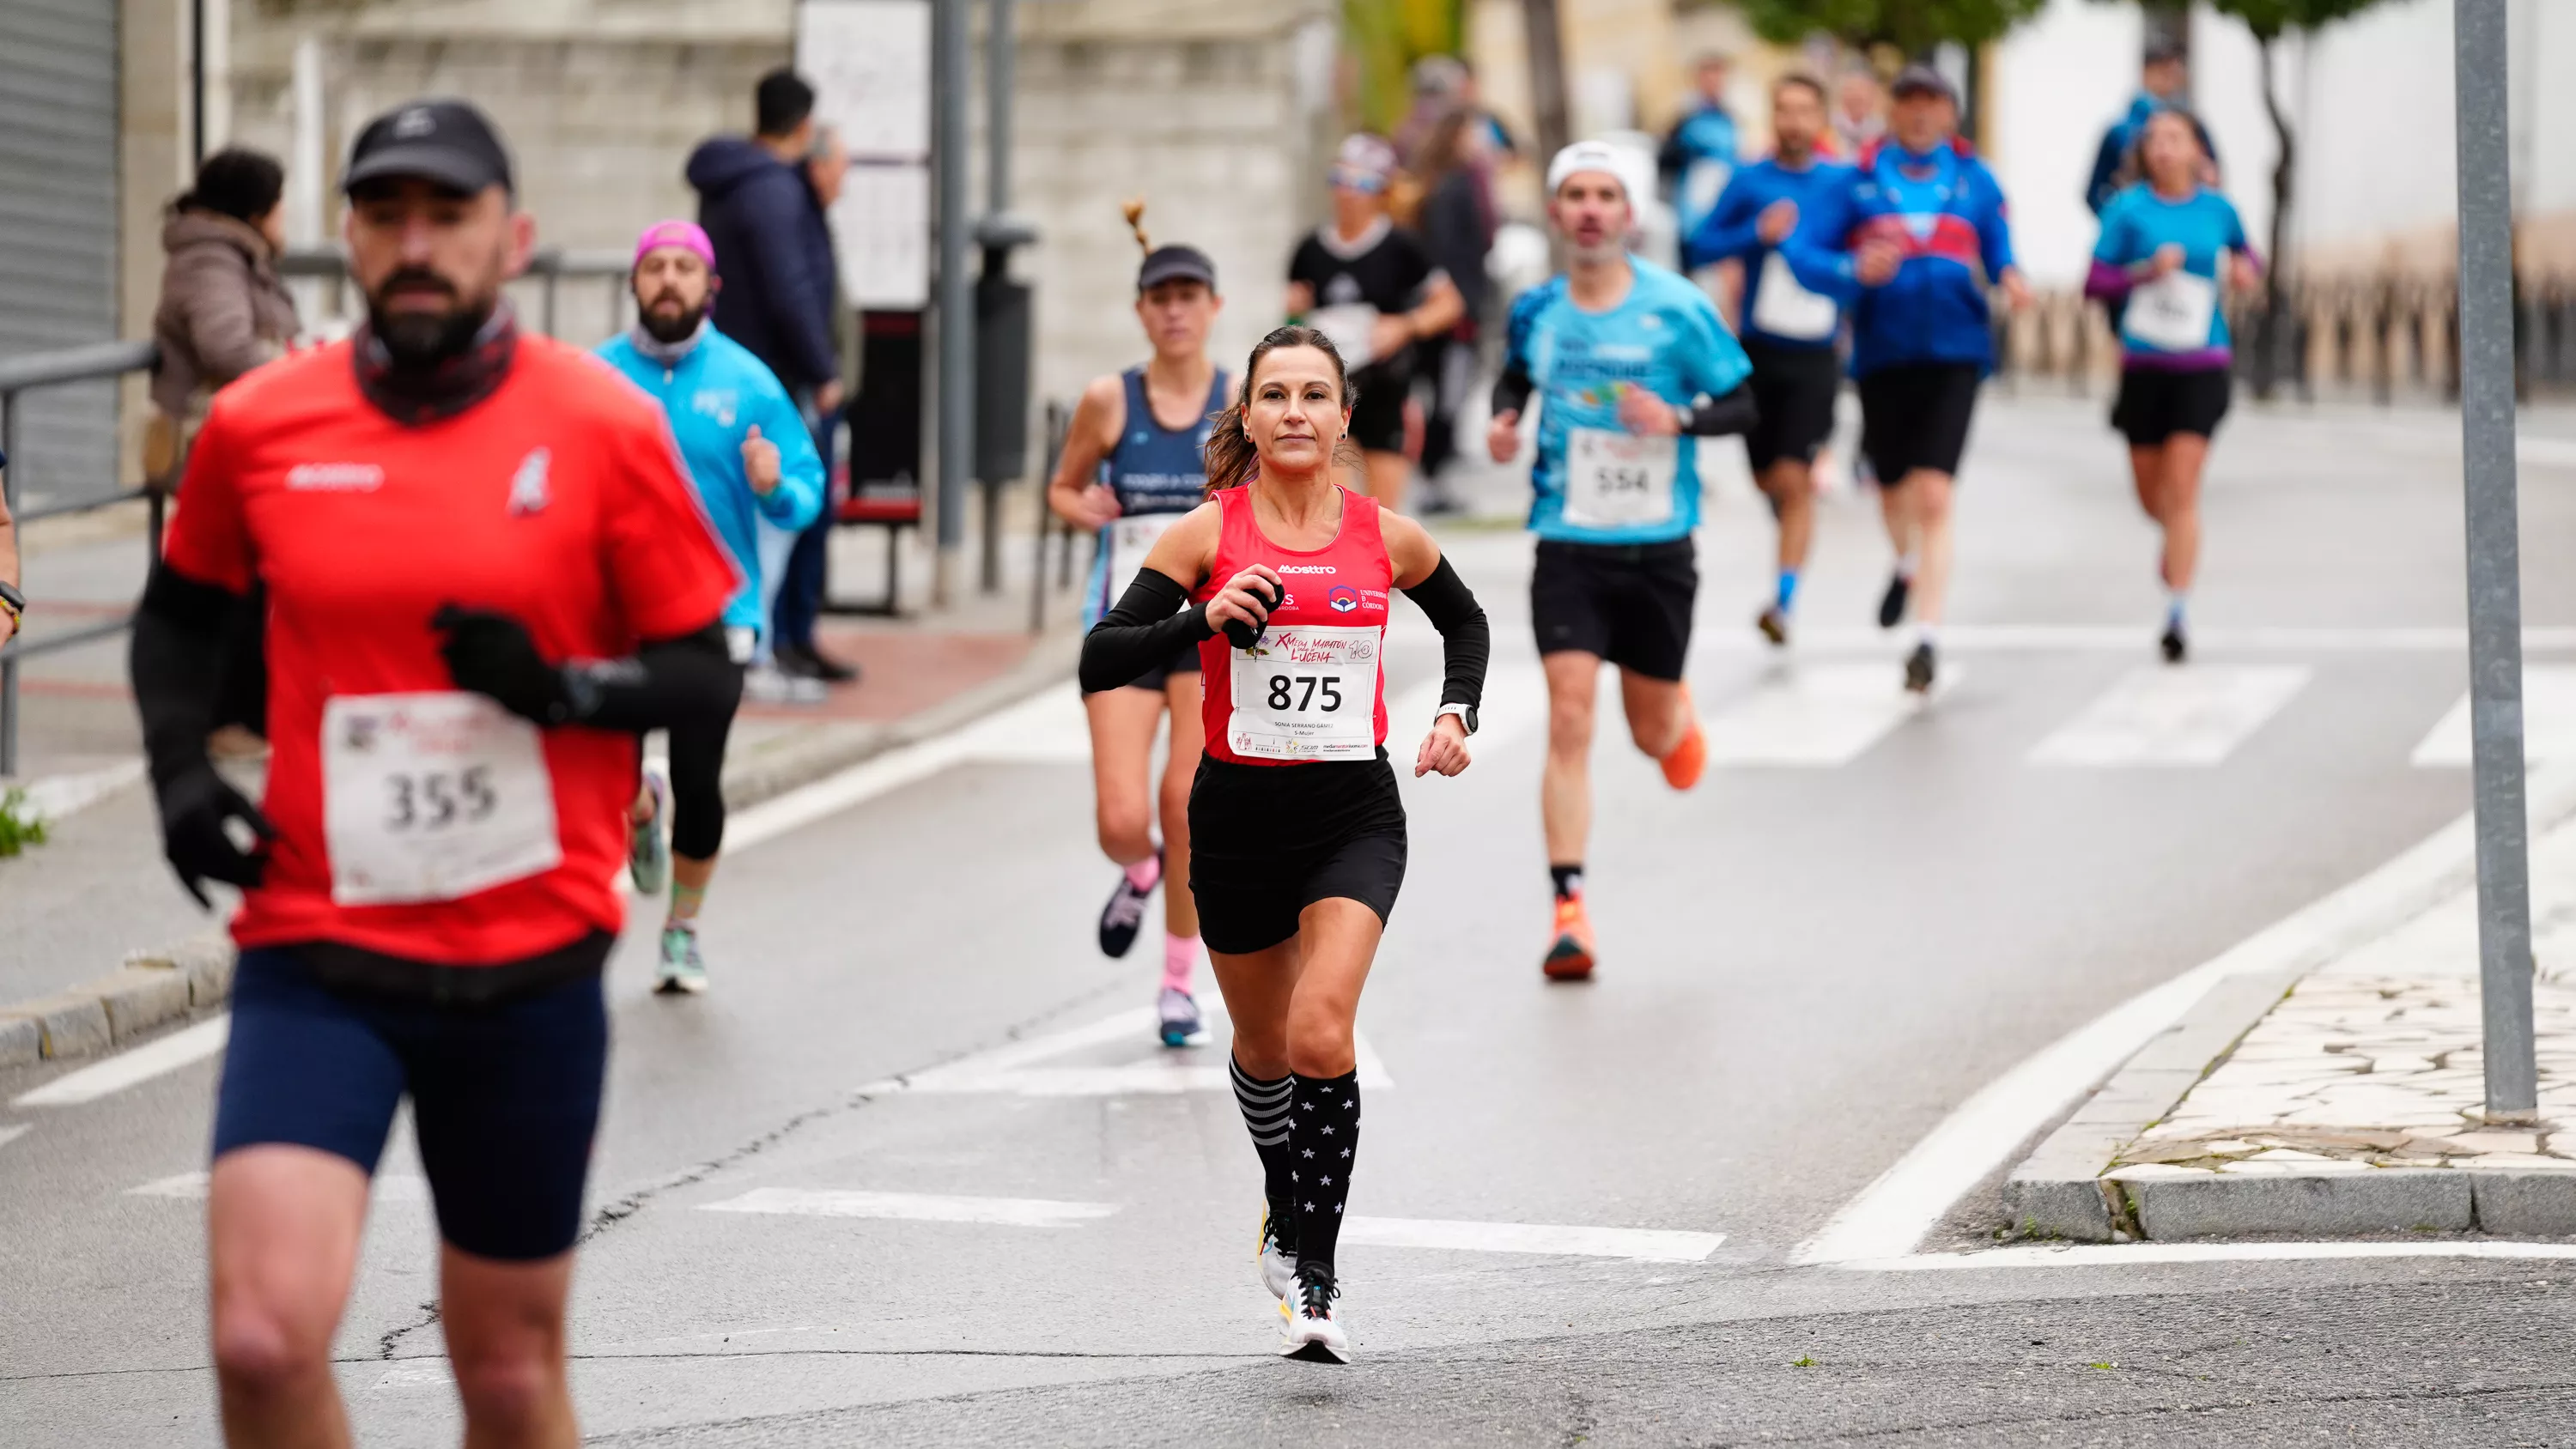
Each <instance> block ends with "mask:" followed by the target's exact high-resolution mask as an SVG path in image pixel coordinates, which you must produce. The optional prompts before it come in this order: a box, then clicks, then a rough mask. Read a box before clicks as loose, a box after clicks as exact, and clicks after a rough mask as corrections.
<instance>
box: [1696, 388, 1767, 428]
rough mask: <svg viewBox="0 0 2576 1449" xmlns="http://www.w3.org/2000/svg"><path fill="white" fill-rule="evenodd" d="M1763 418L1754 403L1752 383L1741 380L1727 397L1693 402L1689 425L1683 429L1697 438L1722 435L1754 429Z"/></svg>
mask: <svg viewBox="0 0 2576 1449" xmlns="http://www.w3.org/2000/svg"><path fill="white" fill-rule="evenodd" d="M1761 417H1762V413H1761V410H1760V409H1759V408H1757V407H1755V406H1754V405H1753V384H1751V383H1749V382H1739V383H1737V384H1736V385H1735V391H1733V392H1731V393H1728V394H1727V395H1726V396H1724V397H1721V398H1711V399H1710V400H1708V401H1707V402H1703V403H1693V404H1691V415H1690V426H1689V427H1687V428H1684V429H1683V430H1682V431H1683V432H1686V433H1688V434H1690V435H1691V436H1692V437H1694V438H1723V437H1725V436H1727V435H1728V434H1730V433H1749V432H1751V431H1753V425H1754V424H1755V423H1757V422H1759V421H1761Z"/></svg>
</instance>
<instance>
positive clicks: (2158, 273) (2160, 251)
mask: <svg viewBox="0 0 2576 1449" xmlns="http://www.w3.org/2000/svg"><path fill="white" fill-rule="evenodd" d="M2182 262H2183V255H2182V244H2181V243H2179V242H2166V243H2165V244H2164V245H2163V246H2160V247H2158V248H2156V254H2155V255H2154V256H2151V257H2149V258H2147V275H2148V276H2149V277H2151V278H2152V277H2166V276H2171V275H2173V274H2174V273H2175V272H2179V271H2181V270H2182Z"/></svg>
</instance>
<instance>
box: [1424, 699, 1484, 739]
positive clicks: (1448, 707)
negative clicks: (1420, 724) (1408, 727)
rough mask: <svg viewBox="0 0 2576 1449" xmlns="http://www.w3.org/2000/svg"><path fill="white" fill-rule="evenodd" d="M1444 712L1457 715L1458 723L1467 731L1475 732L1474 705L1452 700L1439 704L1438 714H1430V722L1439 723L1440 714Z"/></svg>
mask: <svg viewBox="0 0 2576 1449" xmlns="http://www.w3.org/2000/svg"><path fill="white" fill-rule="evenodd" d="M1444 714H1454V715H1456V716H1458V723H1460V724H1462V725H1465V726H1466V727H1467V733H1469V734H1471V735H1472V734H1474V733H1475V732H1476V707H1475V706H1474V705H1472V704H1458V703H1456V702H1454V701H1453V702H1451V703H1448V704H1444V705H1442V706H1440V710H1439V713H1438V714H1434V715H1432V716H1431V722H1432V723H1433V724H1438V723H1440V716H1441V715H1444Z"/></svg>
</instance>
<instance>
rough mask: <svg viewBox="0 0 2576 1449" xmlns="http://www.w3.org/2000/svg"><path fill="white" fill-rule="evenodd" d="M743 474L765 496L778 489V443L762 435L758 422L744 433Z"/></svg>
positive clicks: (755, 491) (755, 489)
mask: <svg viewBox="0 0 2576 1449" xmlns="http://www.w3.org/2000/svg"><path fill="white" fill-rule="evenodd" d="M742 476H743V480H744V481H745V482H748V483H749V484H751V491H752V492H754V493H757V494H759V495H760V496H761V497H763V498H766V497H768V496H769V495H770V494H772V493H775V492H777V491H778V445H777V444H776V443H773V442H771V441H769V440H768V439H767V438H764V437H762V436H761V435H760V424H758V423H754V424H752V425H751V431H750V432H748V433H746V434H744V435H743V439H742Z"/></svg>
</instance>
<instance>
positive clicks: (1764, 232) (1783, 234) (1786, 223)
mask: <svg viewBox="0 0 2576 1449" xmlns="http://www.w3.org/2000/svg"><path fill="white" fill-rule="evenodd" d="M1797 229H1798V203H1796V202H1794V201H1775V202H1773V203H1771V204H1770V205H1769V206H1766V207H1764V208H1762V215H1760V216H1759V217H1756V218H1755V219H1754V222H1753V234H1754V235H1755V236H1758V237H1760V238H1762V240H1763V241H1764V242H1765V243H1767V244H1769V245H1771V246H1775V247H1776V246H1778V245H1779V244H1780V243H1782V242H1784V241H1787V240H1788V239H1789V233H1791V232H1793V231H1796V230H1797Z"/></svg>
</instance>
